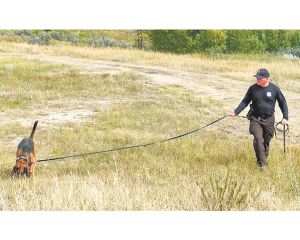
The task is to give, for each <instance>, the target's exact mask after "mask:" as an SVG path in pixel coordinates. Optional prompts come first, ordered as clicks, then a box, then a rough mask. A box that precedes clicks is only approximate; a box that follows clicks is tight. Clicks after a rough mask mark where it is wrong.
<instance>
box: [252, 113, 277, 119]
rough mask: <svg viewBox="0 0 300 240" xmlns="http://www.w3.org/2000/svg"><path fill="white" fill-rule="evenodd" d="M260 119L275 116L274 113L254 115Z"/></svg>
mask: <svg viewBox="0 0 300 240" xmlns="http://www.w3.org/2000/svg"><path fill="white" fill-rule="evenodd" d="M254 116H255V117H256V118H257V119H258V120H261V119H267V118H269V117H272V116H273V114H261V115H258V116H256V115H254Z"/></svg>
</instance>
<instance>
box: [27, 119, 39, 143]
mask: <svg viewBox="0 0 300 240" xmlns="http://www.w3.org/2000/svg"><path fill="white" fill-rule="evenodd" d="M37 124H38V121H35V122H34V124H33V128H32V131H31V133H30V136H29V138H30V139H33V136H34V133H35V129H36V126H37Z"/></svg>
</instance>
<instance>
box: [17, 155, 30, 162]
mask: <svg viewBox="0 0 300 240" xmlns="http://www.w3.org/2000/svg"><path fill="white" fill-rule="evenodd" d="M19 160H26V162H30V160H29V159H28V157H25V156H20V157H17V161H19Z"/></svg>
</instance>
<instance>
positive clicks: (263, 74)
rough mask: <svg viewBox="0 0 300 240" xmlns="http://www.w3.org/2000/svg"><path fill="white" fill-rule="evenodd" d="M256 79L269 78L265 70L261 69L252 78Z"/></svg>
mask: <svg viewBox="0 0 300 240" xmlns="http://www.w3.org/2000/svg"><path fill="white" fill-rule="evenodd" d="M253 77H256V78H258V79H261V78H267V77H270V73H269V71H268V70H267V69H265V68H261V69H259V70H258V71H257V73H256V74H255V75H254V76H253Z"/></svg>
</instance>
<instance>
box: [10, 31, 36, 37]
mask: <svg viewBox="0 0 300 240" xmlns="http://www.w3.org/2000/svg"><path fill="white" fill-rule="evenodd" d="M14 34H15V35H17V36H31V35H32V33H31V31H29V30H16V31H15V32H14Z"/></svg>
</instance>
